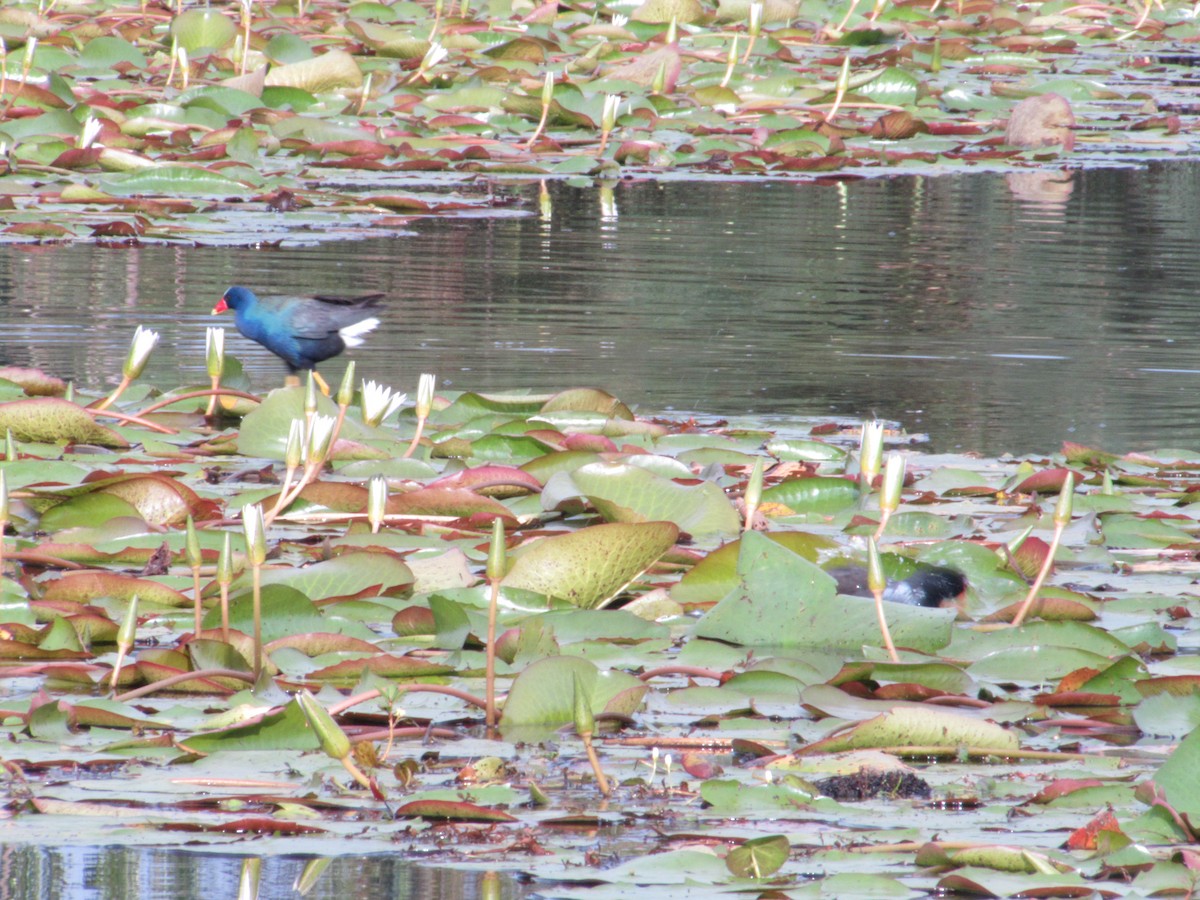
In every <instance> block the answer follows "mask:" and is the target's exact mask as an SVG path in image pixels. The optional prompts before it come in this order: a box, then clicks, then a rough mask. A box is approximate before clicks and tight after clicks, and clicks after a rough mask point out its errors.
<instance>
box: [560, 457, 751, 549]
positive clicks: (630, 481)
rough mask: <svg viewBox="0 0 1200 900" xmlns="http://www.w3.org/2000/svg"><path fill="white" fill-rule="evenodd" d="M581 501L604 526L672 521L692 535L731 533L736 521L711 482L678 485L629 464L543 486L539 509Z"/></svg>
mask: <svg viewBox="0 0 1200 900" xmlns="http://www.w3.org/2000/svg"><path fill="white" fill-rule="evenodd" d="M573 497H584V498H585V499H586V500H587V501H588V502H589V503H591V504H592V505H593V506H594V507H596V509H597V510H598V511H599V512H600V514H601V515H602V516H604V518H605V519H607V520H609V521H610V522H621V523H626V524H633V523H645V522H653V521H667V522H673V523H675V525H677V526H678V527H679V530H680V531H685V532H687V533H688V534H691V535H695V536H698V537H699V536H705V537H707V536H710V535H723V534H730V535H731V534H736V533H737V531H738V530H739V529H740V528H741V519H740V517H739V516H738V514H737V511H736V510H735V509H734V508H733V504H732V503H731V502H730V500H729V498H728V497H727V496H726V495H725V492H724V491H722V490H721V488H720V487H719V486H718V485H717V484H715V483H713V482H711V481H700V482H696V483H693V484H680V483H679V482H678V481H675V480H673V479H671V478H664V477H662V476H660V475H656V474H654V473H653V472H650V471H647V470H646V469H645V468H642V467H640V466H635V465H631V464H629V463H622V462H613V463H604V462H602V463H592V464H590V465H585V466H582V467H581V468H579V469H576V470H575V471H574V472H572V473H570V474H567V473H564V472H560V473H558V474H557V475H554V476H553V477H552V478H551V479H550V480H549V481H548V482H547V483H546V487H545V489H544V491H543V494H542V505H543V506H545V507H547V508H552V507H555V508H556V507H557V506H559V505H561V504H562V502H563V501H565V500H569V499H570V498H573Z"/></svg>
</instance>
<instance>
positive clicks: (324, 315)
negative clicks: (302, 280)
mask: <svg viewBox="0 0 1200 900" xmlns="http://www.w3.org/2000/svg"><path fill="white" fill-rule="evenodd" d="M381 300H383V294H363V295H362V296H361V297H328V296H321V297H295V296H288V295H281V296H270V297H259V296H256V295H255V294H254V292H253V291H251V290H248V289H247V288H244V287H237V286H235V287H231V288H230V289H229V290H227V291H226V292H225V294H224V296H222V297H221V299H220V300H218V301H217V305H216V306H214V307H213V310H212V311H213V314H214V315H215V314H217V313H222V312H225V311H226V310H227V309H232V310H233V311H234V315H235V319H234V322H235V324H236V325H237V330H238V331H240V332H241V333H242V335H244V336H245V337H248V338H250V340H252V341H257V342H258V343H260V344H262V345H263V346H264V347H266V348H267V349H268V350H270V351H271V352H272V353H274V354H275V355H276V356H278V357H279V358H280V359H282V360H283V361H284V362H285V363H287V367H288V373H289V375H290V377H292V378H295V377H296V376H297V375H298V373H299V372H300V371H301V370H303V369H308V370H310V371H312V373H313V378H315V379H316V381H317V384H319V385H320V386H321V390H322V391H324V392H325V393H326V394H328V393H329V385H328V384H326V383H325V379H324V378H322V377H321V376H320V375H319V374H318V373H317V370H316V366H317V363H319V362H322V361H324V360H326V359H330V358H332V357H334V356H337V355H338V354H339V353H341V352H342V351H343V350H345V349H346V348H347V347H357V346H358V345H359V344H361V343H362V342H363V335H365V334H366V333H367V332H368V331H370V330H371V329H372V328H374V327H375V326H376V325H378V324H379V320H378V319H377V318H375V316H373V315H372V313H373V312H374V311H375V309H376V307H378V306H379V303H380V301H381Z"/></svg>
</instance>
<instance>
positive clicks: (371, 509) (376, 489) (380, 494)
mask: <svg viewBox="0 0 1200 900" xmlns="http://www.w3.org/2000/svg"><path fill="white" fill-rule="evenodd" d="M387 500H388V483H387V479H386V478H384V477H383V476H382V475H372V476H371V477H370V479H368V481H367V521H368V522H370V523H371V531H372V532H375V531H378V530H379V526H380V525H381V524H382V523H383V518H384V516H385V515H386V514H387Z"/></svg>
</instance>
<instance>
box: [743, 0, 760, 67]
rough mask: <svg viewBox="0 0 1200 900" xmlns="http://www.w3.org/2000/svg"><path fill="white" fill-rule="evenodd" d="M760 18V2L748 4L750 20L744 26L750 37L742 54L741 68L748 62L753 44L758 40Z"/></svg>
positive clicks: (758, 0) (755, 1) (755, 0)
mask: <svg viewBox="0 0 1200 900" xmlns="http://www.w3.org/2000/svg"><path fill="white" fill-rule="evenodd" d="M762 17H763V4H762V0H754V2H753V3H751V4H750V20H749V22H748V23H747V25H746V31H747V33H748V34H749V35H750V40H749V42H748V43H747V44H746V52H745V53H743V54H742V65H743V66H744V65H746V63H748V62H750V54H751V53H753V52H754V44H755V42H756V41H757V40H758V36H759V34H760V33H761V32H762Z"/></svg>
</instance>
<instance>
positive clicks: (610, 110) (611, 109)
mask: <svg viewBox="0 0 1200 900" xmlns="http://www.w3.org/2000/svg"><path fill="white" fill-rule="evenodd" d="M620 107H621V96H620V95H619V94H605V95H604V111H603V112H602V113H601V114H600V129H601V130H602V131H603V132H604V133H605V134H607V133H608V132H610V131H612V130H613V126H614V125H616V124H617V110H618V109H620Z"/></svg>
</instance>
